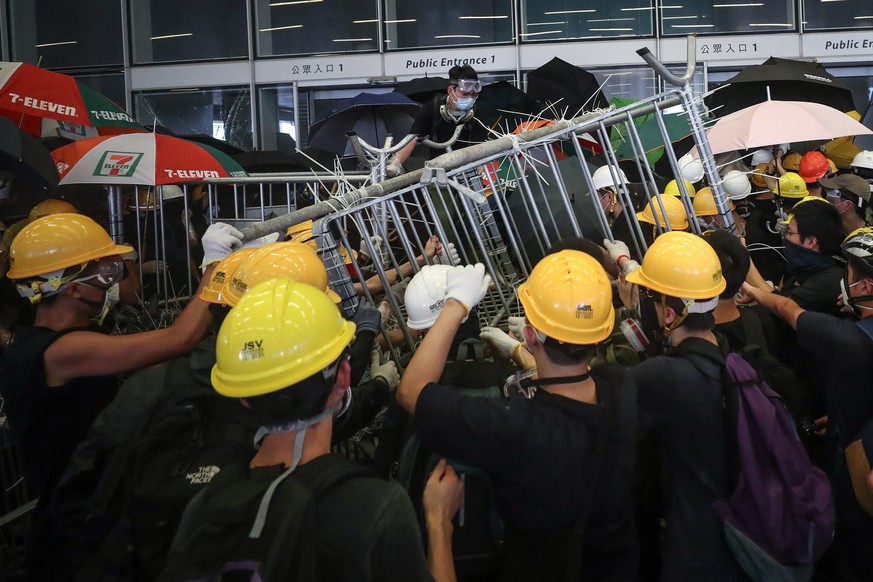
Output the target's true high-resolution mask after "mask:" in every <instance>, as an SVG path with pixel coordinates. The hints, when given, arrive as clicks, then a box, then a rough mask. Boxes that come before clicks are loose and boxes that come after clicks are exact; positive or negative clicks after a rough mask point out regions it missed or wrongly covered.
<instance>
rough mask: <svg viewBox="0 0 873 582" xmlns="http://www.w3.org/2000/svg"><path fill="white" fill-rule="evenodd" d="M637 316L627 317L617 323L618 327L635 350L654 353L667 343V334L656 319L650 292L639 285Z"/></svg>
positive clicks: (656, 313)
mask: <svg viewBox="0 0 873 582" xmlns="http://www.w3.org/2000/svg"><path fill="white" fill-rule="evenodd" d="M638 310H639V311H638V312H639V317H637V318H634V317H631V318H628V319H625V320H624V321H622V322H621V324H619V329H621V333H622V334H623V335H624V337H625V339H627V341H628V343H629V344H630V346H631V347H632V348H633V349H634V350H636V351H637V352H639V353H641V354H643V353H645V354H649V355H656V354H659V353H661V352H663V351H664V349H665V348H666V347H667V346H668V344H669V336H668V335H666V334H665V333H664V328H663V327H662V326H661V323H660V322H659V321H658V312H657V310H656V309H655V299H654V297H653V296H652V294H651V292H649V290H648V289H645V288H644V287H640V303H639V308H638Z"/></svg>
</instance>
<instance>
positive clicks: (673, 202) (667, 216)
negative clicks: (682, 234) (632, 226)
mask: <svg viewBox="0 0 873 582" xmlns="http://www.w3.org/2000/svg"><path fill="white" fill-rule="evenodd" d="M637 219H638V220H639V221H640V223H646V224H651V225H652V226H651V228H650V229H649V228H646V227H645V224H640V227H641V228H642V230H643V238H644V239H645V241H646V244H647V245H648V246H651V244H652V242H653V241H654V240H655V237H657V236H658V234H659V233H661V232H665V231H667V230H668V228H667V227H668V224H669V230H677V231H679V230H688V228H689V226H690V224H689V222H688V214H687V213H686V212H685V206H684V205H683V204H682V201H681V200H680V199H679V198H676V197H675V196H666V195H661V196H657V197H655V198H652V200H651V201H650V202H649V203H648V204H647V205H646V207H645V208H643V210H642V211H640V212H637Z"/></svg>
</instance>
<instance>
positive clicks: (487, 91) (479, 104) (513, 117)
mask: <svg viewBox="0 0 873 582" xmlns="http://www.w3.org/2000/svg"><path fill="white" fill-rule="evenodd" d="M543 109H544V107H543V104H542V103H540V102H539V101H537V100H536V99H534V98H533V97H531V96H530V95H528V94H527V93H525V92H524V91H522V90H521V89H519V88H518V87H516V86H515V85H513V84H512V83H509V82H508V81H497V82H496V83H491V84H490V85H485V86H484V87H482V92H481V93H479V98H478V99H476V118H478V119H479V120H481V121H482V123H484V124H485V125H486V126H488V127H491V128H494V127H497V126H501V127H505V129H506V133H510V132H511V131H512V130H511V129H510V128H515V127H516V126H518V124H519V123H522V122H524V121H530V120H532V119H539V118H540V116H541V114H542V112H543ZM504 120H505V121H506V123H505V124H504V123H503V121H504Z"/></svg>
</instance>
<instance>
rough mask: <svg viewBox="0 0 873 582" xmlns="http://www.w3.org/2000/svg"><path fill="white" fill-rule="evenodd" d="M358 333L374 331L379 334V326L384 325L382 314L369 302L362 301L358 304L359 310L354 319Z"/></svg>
mask: <svg viewBox="0 0 873 582" xmlns="http://www.w3.org/2000/svg"><path fill="white" fill-rule="evenodd" d="M352 321H353V322H354V323H355V327H356V328H357V331H358V332H364V331H372V332H373V333H378V331H379V324H380V323H382V314H381V313H380V312H379V310H378V309H376V308H375V307H373V304H372V303H370V302H369V301H364V300H362V301H361V302H360V303H358V310H357V311H356V312H355V316H354V317H353V318H352Z"/></svg>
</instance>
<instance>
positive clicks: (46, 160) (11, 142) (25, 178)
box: [0, 117, 58, 192]
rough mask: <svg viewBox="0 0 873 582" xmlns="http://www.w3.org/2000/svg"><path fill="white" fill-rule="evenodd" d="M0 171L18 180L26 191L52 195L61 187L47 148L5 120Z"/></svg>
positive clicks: (0, 120) (1, 120)
mask: <svg viewBox="0 0 873 582" xmlns="http://www.w3.org/2000/svg"><path fill="white" fill-rule="evenodd" d="M0 170H5V171H7V172H11V173H12V174H13V175H14V176H15V182H16V186H20V185H21V184H22V183H23V184H24V185H25V188H26V189H27V190H39V191H41V192H53V191H54V190H55V189H56V188H57V186H58V171H57V170H56V169H55V163H54V161H53V160H52V156H51V154H50V153H49V151H48V150H47V149H46V148H45V146H43V145H42V143H40V141H39V140H38V139H37V138H35V137H33V136H32V135H28V134H27V133H25V132H24V131H22V130H20V129H18V127H17V126H16V125H15V123H13V122H12V121H10V120H8V119H4V118H2V117H0Z"/></svg>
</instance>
